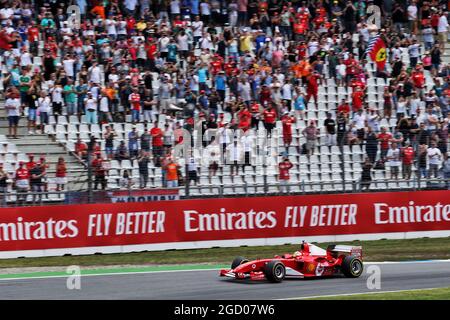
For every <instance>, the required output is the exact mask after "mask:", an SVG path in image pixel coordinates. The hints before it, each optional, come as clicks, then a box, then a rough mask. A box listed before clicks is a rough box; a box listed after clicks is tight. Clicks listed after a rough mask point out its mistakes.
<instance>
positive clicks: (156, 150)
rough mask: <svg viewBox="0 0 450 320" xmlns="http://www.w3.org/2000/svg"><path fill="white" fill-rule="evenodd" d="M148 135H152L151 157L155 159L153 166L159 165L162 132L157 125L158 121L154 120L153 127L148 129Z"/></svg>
mask: <svg viewBox="0 0 450 320" xmlns="http://www.w3.org/2000/svg"><path fill="white" fill-rule="evenodd" d="M150 135H151V136H152V146H153V158H154V161H155V166H160V165H161V157H162V150H163V132H162V130H161V129H160V128H159V127H158V121H155V124H154V126H153V128H152V129H151V130H150Z"/></svg>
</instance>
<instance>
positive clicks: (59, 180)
mask: <svg viewBox="0 0 450 320" xmlns="http://www.w3.org/2000/svg"><path fill="white" fill-rule="evenodd" d="M55 182H56V192H59V191H64V189H65V186H66V184H67V166H66V162H65V161H64V158H63V157H59V158H58V163H57V164H56V179H55Z"/></svg>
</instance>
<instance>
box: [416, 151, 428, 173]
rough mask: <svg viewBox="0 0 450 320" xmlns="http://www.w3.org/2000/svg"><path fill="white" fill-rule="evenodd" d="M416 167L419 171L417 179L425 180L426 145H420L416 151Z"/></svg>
mask: <svg viewBox="0 0 450 320" xmlns="http://www.w3.org/2000/svg"><path fill="white" fill-rule="evenodd" d="M417 167H418V169H419V172H418V176H419V178H427V177H428V172H427V145H426V144H421V145H419V149H418V159H417Z"/></svg>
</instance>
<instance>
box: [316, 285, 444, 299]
mask: <svg viewBox="0 0 450 320" xmlns="http://www.w3.org/2000/svg"><path fill="white" fill-rule="evenodd" d="M311 300H450V288H438V289H426V290H408V291H401V292H385V293H371V294H355V295H349V296H333V297H322V298H312V299H311Z"/></svg>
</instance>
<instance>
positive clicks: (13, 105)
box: [5, 94, 22, 139]
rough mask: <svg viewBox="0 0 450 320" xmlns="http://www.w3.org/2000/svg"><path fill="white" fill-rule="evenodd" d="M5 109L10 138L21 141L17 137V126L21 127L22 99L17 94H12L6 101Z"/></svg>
mask: <svg viewBox="0 0 450 320" xmlns="http://www.w3.org/2000/svg"><path fill="white" fill-rule="evenodd" d="M5 109H6V111H7V115H8V123H9V128H8V136H9V137H11V138H13V139H19V138H18V137H17V126H18V125H19V119H20V114H21V112H22V111H21V107H20V99H19V97H18V96H17V95H16V94H11V95H10V96H9V98H7V99H6V101H5Z"/></svg>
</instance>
